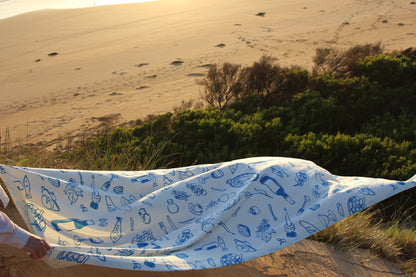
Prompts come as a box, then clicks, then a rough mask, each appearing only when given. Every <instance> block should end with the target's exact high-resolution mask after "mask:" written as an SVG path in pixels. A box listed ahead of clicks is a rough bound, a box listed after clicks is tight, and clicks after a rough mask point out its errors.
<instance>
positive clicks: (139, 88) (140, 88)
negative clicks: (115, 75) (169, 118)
mask: <svg viewBox="0 0 416 277" xmlns="http://www.w3.org/2000/svg"><path fill="white" fill-rule="evenodd" d="M146 88H150V87H149V86H140V87H137V88H136V89H137V90H142V89H146Z"/></svg>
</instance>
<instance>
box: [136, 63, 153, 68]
mask: <svg viewBox="0 0 416 277" xmlns="http://www.w3.org/2000/svg"><path fill="white" fill-rule="evenodd" d="M146 65H149V64H148V63H139V64H135V65H134V66H136V67H143V66H146Z"/></svg>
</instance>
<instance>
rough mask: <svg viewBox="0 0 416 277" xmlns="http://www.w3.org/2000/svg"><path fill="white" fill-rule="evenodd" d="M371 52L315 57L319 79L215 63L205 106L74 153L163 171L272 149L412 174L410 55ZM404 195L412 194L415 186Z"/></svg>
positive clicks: (336, 164)
mask: <svg viewBox="0 0 416 277" xmlns="http://www.w3.org/2000/svg"><path fill="white" fill-rule="evenodd" d="M379 50H380V49H379V45H378V46H377V45H376V46H370V45H367V46H364V47H357V48H353V49H350V50H348V51H344V52H336V51H335V52H334V51H332V50H331V51H332V52H331V51H329V53H335V54H331V55H335V56H336V57H338V58H339V59H338V60H339V61H338V63H341V64H343V66H342V67H336V68H334V67H331V66H332V65H331V66H329V61H328V59H329V56H328V55H329V54H325V53H321V58H322V59H323V61H322V60H320V61H319V62H320V63H319V64H317V66H318V65H319V66H323V67H326V68H327V69H325V70H323V69H322V70H323V71H325V72H326V73H323V74H320V75H309V73H308V72H307V71H306V70H302V69H300V68H298V67H291V68H282V67H280V66H279V65H277V64H275V60H274V59H273V58H271V57H262V58H261V59H260V61H259V62H256V63H254V64H253V65H252V66H249V67H246V68H243V67H241V66H239V65H232V64H224V65H223V66H222V67H221V66H215V67H213V68H211V69H210V70H209V72H208V75H207V76H206V77H205V78H203V79H202V80H200V82H199V83H200V84H201V86H202V88H203V94H204V93H205V97H204V98H205V100H206V101H207V102H208V103H209V104H211V107H210V108H208V109H205V110H203V109H198V110H179V109H178V111H177V112H176V113H175V114H172V113H167V114H164V115H160V116H157V117H155V118H154V119H152V120H149V121H147V122H144V123H143V124H141V125H139V126H136V127H134V128H132V129H117V130H115V131H113V132H112V133H109V134H107V135H106V136H104V137H100V138H98V139H97V140H95V141H92V142H91V143H90V144H89V145H86V146H85V147H84V148H83V149H79V150H77V151H78V153H79V154H82V153H84V156H82V158H85V157H87V158H88V157H89V158H90V159H95V160H97V161H100V159H103V160H105V159H108V157H110V158H111V159H112V160H114V161H120V163H121V161H122V160H123V159H126V158H128V161H129V165H130V168H135V167H137V165H139V164H146V162H147V161H149V160H150V161H151V163H152V166H155V167H161V166H166V165H167V164H169V165H170V166H183V165H189V164H194V163H213V162H220V161H226V160H232V159H238V158H243V157H249V156H266V155H271V156H276V155H280V156H291V157H298V158H303V159H309V160H312V161H314V162H315V163H317V164H318V165H320V166H322V167H324V168H326V169H328V170H329V171H330V172H333V173H335V174H339V175H359V176H371V177H384V178H391V179H399V180H406V179H408V178H409V177H411V176H412V175H413V174H415V173H416V109H415V107H416V80H415V76H416V74H415V61H414V60H412V59H414V57H413V58H409V57H405V56H403V55H401V54H397V55H376V56H371V57H364V56H365V55H366V54H368V53H377V54H379ZM324 54H325V55H324ZM349 54H351V57H349V58H348V59H347V55H349ZM335 69H336V70H335ZM93 149H100V150H93ZM149 157H150V158H149ZM160 157H164V158H160ZM103 167H105V166H103ZM145 167H146V166H145ZM406 194H407V195H411V196H412V197H413V198H412V199H415V197H416V191H415V189H413V190H411V191H408V192H406ZM398 197H399V198H398ZM398 197H396V198H394V199H396V200H397V199H400V197H401V196H398ZM394 199H393V200H389V201H390V202H388V201H387V202H386V203H390V204H391V203H395V202H394V201H395V200H394ZM392 201H393V202H392ZM410 205H414V200H412V201H410Z"/></svg>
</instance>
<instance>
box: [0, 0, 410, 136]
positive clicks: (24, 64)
mask: <svg viewBox="0 0 416 277" xmlns="http://www.w3.org/2000/svg"><path fill="white" fill-rule="evenodd" d="M415 11H416V5H415V4H412V2H410V1H408V0H399V1H387V0H377V1H366V0H357V1H353V0H348V1H344V0H307V1H306V0H291V1H271V0H261V1H249V0H239V1H236V0H229V1H222V0H210V1H205V0H192V1H191V0H159V1H154V2H147V3H137V4H125V5H113V6H102V7H93V8H84V9H71V10H46V11H40V12H33V13H28V14H24V15H20V16H16V17H13V18H8V19H5V20H2V21H0V34H1V40H0V64H1V70H0V130H1V131H2V132H3V134H4V133H5V130H6V129H8V131H9V134H10V137H11V138H12V139H13V141H14V142H15V143H18V142H17V141H20V142H38V141H51V140H53V139H56V138H57V137H63V136H74V135H78V134H82V132H84V131H85V130H87V129H88V128H91V127H93V126H97V125H99V124H101V123H102V121H103V120H106V119H108V118H109V117H110V118H112V119H116V120H117V121H118V122H123V121H130V120H135V119H139V118H144V117H145V116H147V115H150V114H159V113H164V112H167V111H171V110H172V108H173V107H174V106H178V105H179V104H180V103H181V101H182V100H189V99H198V98H199V97H200V92H199V87H198V85H197V84H196V83H195V80H196V79H198V78H200V77H201V76H203V75H204V74H205V73H206V72H207V70H208V68H209V66H210V65H211V64H214V63H223V62H232V63H238V64H242V65H249V64H252V63H253V62H254V61H257V60H258V59H259V58H260V57H261V56H262V55H265V54H266V55H272V56H274V57H276V58H278V62H279V63H280V64H281V65H295V64H296V65H301V66H303V67H306V68H308V69H310V68H311V65H312V57H313V55H314V53H315V49H316V48H318V47H328V46H330V47H337V48H347V47H350V46H353V45H356V44H364V43H376V42H381V43H382V45H383V46H384V49H385V50H402V49H406V48H408V47H411V46H415V44H416V31H415V30H416V13H415ZM109 115H111V116H109ZM100 119H101V120H100Z"/></svg>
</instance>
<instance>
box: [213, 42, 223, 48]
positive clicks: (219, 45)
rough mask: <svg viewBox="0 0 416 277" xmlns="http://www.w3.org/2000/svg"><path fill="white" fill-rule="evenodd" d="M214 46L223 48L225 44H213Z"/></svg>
mask: <svg viewBox="0 0 416 277" xmlns="http://www.w3.org/2000/svg"><path fill="white" fill-rule="evenodd" d="M215 47H218V48H224V47H225V44H224V43H220V44H217V45H215Z"/></svg>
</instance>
